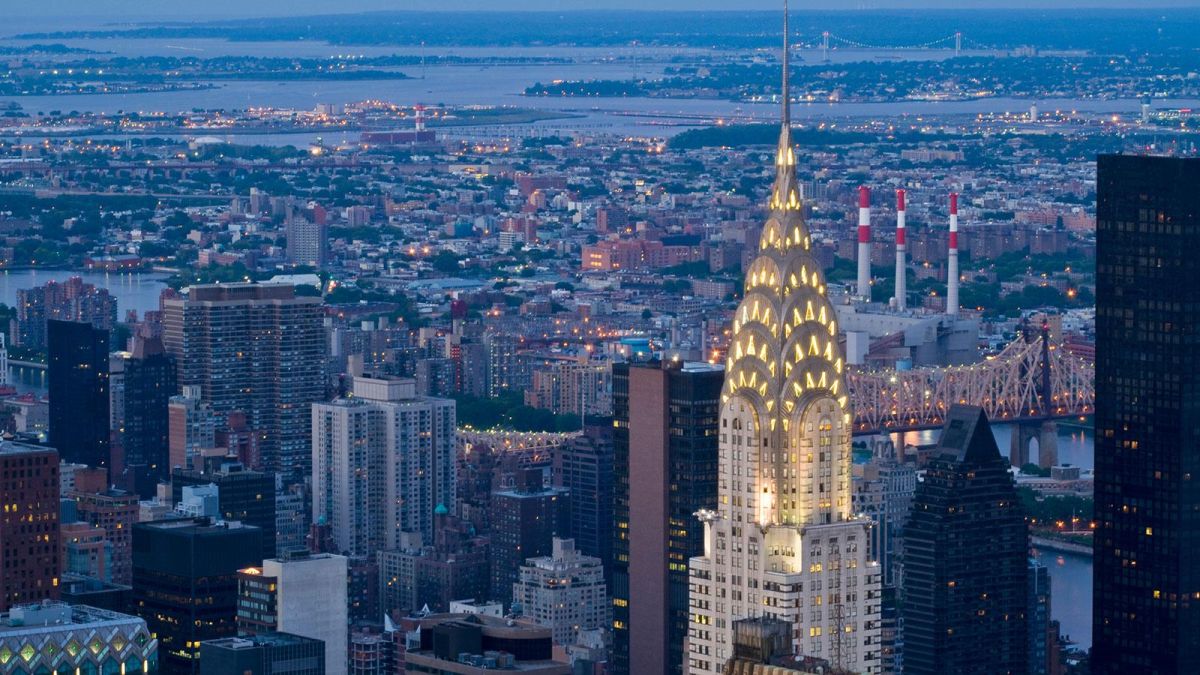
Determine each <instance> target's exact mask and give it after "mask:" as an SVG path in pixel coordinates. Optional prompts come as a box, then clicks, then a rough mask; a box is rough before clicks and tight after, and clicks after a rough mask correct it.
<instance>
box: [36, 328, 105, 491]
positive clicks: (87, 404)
mask: <svg viewBox="0 0 1200 675" xmlns="http://www.w3.org/2000/svg"><path fill="white" fill-rule="evenodd" d="M46 332H47V338H46V342H47V350H48V356H49V374H48V379H49V385H50V387H49V388H50V445H52V446H54V447H55V448H56V449H57V450H58V453H59V456H60V457H62V459H63V461H66V462H74V463H79V464H87V465H88V466H93V467H104V468H108V466H109V462H110V454H111V453H110V451H109V423H110V419H109V410H108V405H109V398H108V331H107V330H102V329H99V328H94V327H92V325H91V324H90V323H76V322H73V321H57V320H51V321H47V322H46Z"/></svg>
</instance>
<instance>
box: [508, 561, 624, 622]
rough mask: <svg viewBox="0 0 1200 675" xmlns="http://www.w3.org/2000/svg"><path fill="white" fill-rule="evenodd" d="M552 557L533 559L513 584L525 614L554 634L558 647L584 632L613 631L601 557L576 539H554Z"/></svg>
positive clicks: (516, 601)
mask: <svg viewBox="0 0 1200 675" xmlns="http://www.w3.org/2000/svg"><path fill="white" fill-rule="evenodd" d="M553 546H554V549H553V552H552V553H551V554H550V555H548V556H542V557H539V558H529V559H528V560H526V561H525V564H524V565H522V566H521V570H520V573H519V574H520V576H519V578H518V579H517V582H516V583H515V584H513V603H514V604H515V603H520V604H521V614H522V615H523V616H525V617H527V618H529V619H532V620H533V621H535V622H537V623H538V625H541V626H547V627H549V628H550V630H551V631H553V636H554V644H556V645H562V646H567V645H572V644H575V641H576V640H577V639H578V638H579V633H580V631H586V630H595V629H600V628H608V626H609V622H610V618H609V617H610V616H611V614H612V611H611V603H610V601H609V599H608V589H607V587H606V586H605V584H604V566H603V565H602V564H601V562H600V559H599V558H593V557H591V556H586V555H583V553H581V552H579V551H578V550H576V549H575V542H574V541H573V540H571V539H559V538H558V537H555V538H554V545H553Z"/></svg>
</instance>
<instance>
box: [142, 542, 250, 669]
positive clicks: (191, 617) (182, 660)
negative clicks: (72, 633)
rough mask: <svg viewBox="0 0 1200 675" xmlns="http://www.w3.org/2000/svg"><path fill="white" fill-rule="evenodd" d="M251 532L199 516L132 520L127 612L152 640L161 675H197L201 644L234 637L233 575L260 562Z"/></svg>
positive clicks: (235, 578)
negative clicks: (146, 629) (157, 647)
mask: <svg viewBox="0 0 1200 675" xmlns="http://www.w3.org/2000/svg"><path fill="white" fill-rule="evenodd" d="M261 548H262V544H261V532H259V529H258V528H257V527H248V526H242V525H235V524H227V523H217V524H213V523H212V522H211V521H209V520H207V519H203V518H199V519H191V518H185V519H176V520H158V521H154V522H148V523H138V524H137V525H136V526H134V532H133V609H134V612H135V613H136V614H137V615H138V616H140V617H142V618H143V619H145V620H146V624H147V625H148V626H149V628H150V631H151V633H153V634H154V635H155V636H156V637H157V638H158V641H159V645H160V654H161V660H160V665H161V668H162V670H161V672H162V673H164V675H194V674H195V673H197V672H199V657H200V642H201V641H203V640H212V639H215V638H222V637H232V636H234V635H237V624H236V621H235V619H236V615H237V595H238V570H240V569H243V568H245V567H249V566H251V565H257V564H259V563H260V562H261V561H262V556H261Z"/></svg>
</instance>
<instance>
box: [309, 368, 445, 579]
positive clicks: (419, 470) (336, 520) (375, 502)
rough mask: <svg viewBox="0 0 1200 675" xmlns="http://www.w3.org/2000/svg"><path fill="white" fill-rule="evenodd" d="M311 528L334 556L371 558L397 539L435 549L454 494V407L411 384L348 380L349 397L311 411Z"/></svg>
mask: <svg viewBox="0 0 1200 675" xmlns="http://www.w3.org/2000/svg"><path fill="white" fill-rule="evenodd" d="M312 415H313V424H312V434H313V442H312V448H313V521H314V522H318V523H320V522H325V523H328V524H329V525H330V529H331V531H332V533H333V538H334V542H335V543H336V545H337V548H338V550H340V551H345V552H349V553H350V554H351V555H372V556H373V555H375V553H376V552H377V551H379V550H383V549H395V548H399V547H400V539H401V535H402V534H403V533H405V532H419V533H420V534H421V537H422V540H423V541H433V540H434V536H433V535H434V532H433V521H434V510H435V509H437V507H438V506H439V505H445V506H447V507H452V506H453V505H454V499H455V489H456V465H455V459H456V456H455V404H454V401H452V400H449V399H441V398H428V397H420V396H417V395H416V384H415V383H414V381H413V380H410V379H375V378H367V377H356V378H354V393H353V395H352V396H350V397H348V398H344V399H339V400H336V401H333V402H332V403H317V404H314V405H313V411H312Z"/></svg>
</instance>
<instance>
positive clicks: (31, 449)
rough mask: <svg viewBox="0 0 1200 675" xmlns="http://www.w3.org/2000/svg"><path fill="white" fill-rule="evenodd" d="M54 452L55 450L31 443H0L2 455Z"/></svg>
mask: <svg viewBox="0 0 1200 675" xmlns="http://www.w3.org/2000/svg"><path fill="white" fill-rule="evenodd" d="M44 452H54V448H49V447H46V446H44V445H32V444H30V443H20V442H17V441H0V455H21V454H26V453H28V454H34V453H44Z"/></svg>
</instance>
